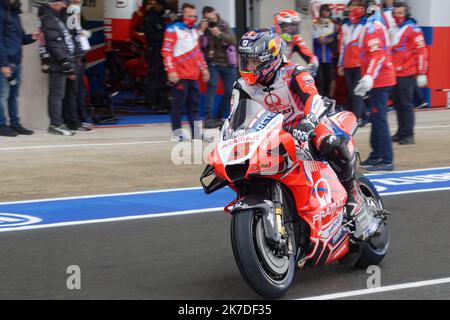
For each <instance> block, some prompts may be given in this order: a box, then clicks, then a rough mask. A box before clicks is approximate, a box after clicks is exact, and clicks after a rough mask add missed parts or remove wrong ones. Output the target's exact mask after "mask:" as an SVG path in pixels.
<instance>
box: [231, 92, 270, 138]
mask: <svg viewBox="0 0 450 320" xmlns="http://www.w3.org/2000/svg"><path fill="white" fill-rule="evenodd" d="M276 116H277V114H276V113H271V112H270V111H267V110H266V109H264V107H263V106H261V105H260V104H258V103H257V102H255V101H253V100H248V99H244V100H241V101H240V102H239V104H238V106H237V107H236V108H235V109H234V110H233V113H232V115H231V117H230V119H229V125H228V126H224V131H225V132H224V136H223V137H224V140H228V139H231V138H237V137H239V136H243V135H245V134H250V133H254V132H257V131H261V130H263V129H264V128H265V127H266V126H267V125H268V124H269V123H270V121H272V120H273V119H274V118H275V117H276Z"/></svg>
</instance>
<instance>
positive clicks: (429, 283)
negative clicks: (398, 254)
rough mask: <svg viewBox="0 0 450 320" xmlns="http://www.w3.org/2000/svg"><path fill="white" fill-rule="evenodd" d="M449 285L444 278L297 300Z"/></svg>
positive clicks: (331, 298) (344, 296)
mask: <svg viewBox="0 0 450 320" xmlns="http://www.w3.org/2000/svg"><path fill="white" fill-rule="evenodd" d="M447 283H450V278H442V279H435V280H427V281H419V282H410V283H404V284H397V285H391V286H386V287H380V288H374V289H363V290H355V291H347V292H340V293H333V294H326V295H321V296H316V297H309V298H302V299H296V300H333V299H343V298H350V297H357V296H364V295H371V294H377V293H382V292H389V291H398V290H405V289H414V288H421V287H429V286H437V285H442V284H447Z"/></svg>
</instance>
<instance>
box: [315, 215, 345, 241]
mask: <svg viewBox="0 0 450 320" xmlns="http://www.w3.org/2000/svg"><path fill="white" fill-rule="evenodd" d="M341 225H342V213H341V214H340V215H339V216H338V217H337V218H336V219H334V221H333V222H332V223H331V225H330V226H329V227H328V228H326V229H325V230H322V232H321V235H320V236H321V238H323V239H328V237H330V236H331V235H332V234H333V233H334V232H335V231H336V230H337V229H338V228H340V227H341Z"/></svg>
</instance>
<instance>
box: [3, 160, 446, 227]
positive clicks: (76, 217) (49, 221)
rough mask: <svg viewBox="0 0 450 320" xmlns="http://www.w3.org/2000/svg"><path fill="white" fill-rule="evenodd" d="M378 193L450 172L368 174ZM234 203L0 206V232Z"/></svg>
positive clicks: (436, 180)
mask: <svg viewBox="0 0 450 320" xmlns="http://www.w3.org/2000/svg"><path fill="white" fill-rule="evenodd" d="M369 178H370V180H371V181H372V182H373V183H374V184H375V185H376V186H377V188H378V189H379V190H380V192H381V194H382V195H383V194H385V195H386V194H402V193H407V192H414V191H418V190H423V191H431V190H441V189H446V188H447V189H450V167H449V168H440V169H427V170H421V171H414V172H399V173H391V174H381V175H370V176H369ZM234 198H235V194H234V192H233V191H232V190H231V189H228V188H226V189H223V190H219V191H217V192H216V193H214V194H212V195H205V194H204V193H203V190H202V189H200V188H198V189H196V188H194V189H181V190H174V191H161V192H148V193H145V192H144V193H137V194H125V195H103V196H92V197H89V198H69V199H54V200H52V199H49V200H40V201H39V200H37V201H30V202H16V203H3V204H2V203H0V232H2V231H14V230H21V229H32V228H39V227H40V226H41V227H44V226H45V227H47V226H52V225H70V224H73V223H88V222H89V221H94V220H95V221H102V220H114V219H121V218H129V217H137V216H148V217H151V216H158V215H161V214H170V213H174V212H175V213H176V212H182V211H193V212H195V211H201V210H206V209H210V208H220V207H224V206H225V205H227V204H228V203H229V202H230V201H232V200H233V199H234Z"/></svg>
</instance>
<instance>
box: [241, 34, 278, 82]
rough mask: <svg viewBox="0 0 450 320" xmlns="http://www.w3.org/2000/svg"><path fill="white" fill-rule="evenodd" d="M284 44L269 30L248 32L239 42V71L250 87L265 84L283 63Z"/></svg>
mask: <svg viewBox="0 0 450 320" xmlns="http://www.w3.org/2000/svg"><path fill="white" fill-rule="evenodd" d="M285 47H286V43H285V42H284V40H283V39H282V38H281V37H280V36H279V35H278V34H277V33H275V32H273V31H272V30H270V29H258V30H254V31H249V32H247V33H246V34H244V36H243V37H242V39H241V41H240V42H239V48H238V54H239V71H240V74H241V77H242V78H243V79H244V80H245V81H246V82H247V83H248V84H250V85H254V84H256V83H263V84H264V83H267V82H268V81H269V80H270V79H272V78H273V76H274V75H275V74H276V72H277V71H278V70H279V69H280V68H281V65H282V63H283V54H284V49H285Z"/></svg>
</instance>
